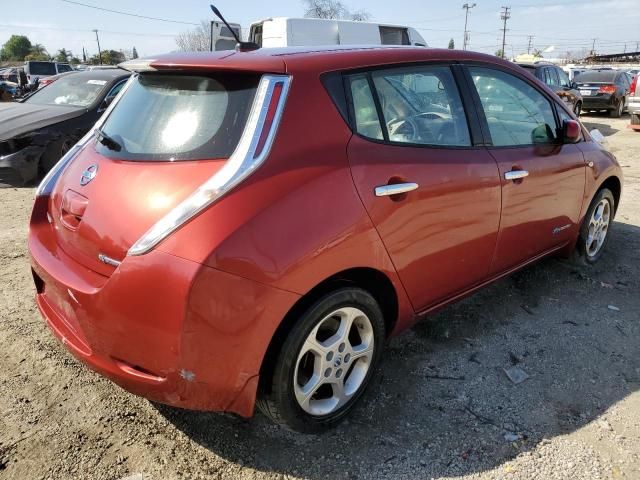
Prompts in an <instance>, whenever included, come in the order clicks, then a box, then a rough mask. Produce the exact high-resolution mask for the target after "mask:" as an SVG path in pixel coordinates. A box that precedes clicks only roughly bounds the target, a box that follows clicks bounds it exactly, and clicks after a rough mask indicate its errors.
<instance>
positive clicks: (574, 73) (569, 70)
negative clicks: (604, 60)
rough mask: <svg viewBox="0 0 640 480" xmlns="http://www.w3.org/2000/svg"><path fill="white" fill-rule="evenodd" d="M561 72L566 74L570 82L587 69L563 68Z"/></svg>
mask: <svg viewBox="0 0 640 480" xmlns="http://www.w3.org/2000/svg"><path fill="white" fill-rule="evenodd" d="M562 70H564V72H565V73H566V74H567V76H568V77H569V80H570V81H572V82H573V81H574V80H575V78H576V76H578V75H580V74H581V73H582V72H586V71H587V70H589V68H588V67H563V68H562Z"/></svg>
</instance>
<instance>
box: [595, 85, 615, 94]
mask: <svg viewBox="0 0 640 480" xmlns="http://www.w3.org/2000/svg"><path fill="white" fill-rule="evenodd" d="M598 93H616V86H615V85H602V86H601V87H600V89H599V90H598Z"/></svg>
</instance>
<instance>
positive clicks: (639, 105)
mask: <svg viewBox="0 0 640 480" xmlns="http://www.w3.org/2000/svg"><path fill="white" fill-rule="evenodd" d="M627 106H628V109H629V115H630V116H631V122H630V124H629V126H630V128H632V129H633V130H636V131H640V87H638V75H636V76H635V77H633V80H632V81H631V86H630V87H629V102H628V104H627Z"/></svg>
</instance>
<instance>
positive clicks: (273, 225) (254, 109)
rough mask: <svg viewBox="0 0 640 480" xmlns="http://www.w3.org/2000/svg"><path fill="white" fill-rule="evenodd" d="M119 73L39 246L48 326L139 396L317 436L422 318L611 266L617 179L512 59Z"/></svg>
mask: <svg viewBox="0 0 640 480" xmlns="http://www.w3.org/2000/svg"><path fill="white" fill-rule="evenodd" d="M127 65H128V68H131V69H132V70H135V71H136V72H137V75H136V76H135V77H134V78H133V79H132V80H131V82H130V83H129V84H128V85H127V87H126V89H125V90H124V91H123V92H122V95H120V96H119V97H118V99H117V100H116V102H114V103H113V105H112V107H111V108H110V110H109V111H107V112H106V113H105V115H104V116H103V117H102V118H101V119H100V120H99V121H98V123H97V124H96V126H95V128H94V129H93V130H92V131H91V132H89V133H88V134H87V135H86V136H85V137H84V138H83V139H82V140H81V141H80V142H79V143H78V144H77V145H76V146H75V147H74V148H73V150H71V151H69V152H68V153H67V154H66V155H65V157H64V158H63V159H62V160H61V161H60V162H59V163H58V164H57V165H56V167H55V168H54V169H53V170H52V171H51V172H50V173H49V175H47V177H46V178H45V179H44V180H43V181H42V183H41V184H40V186H39V188H38V190H37V192H36V199H35V205H34V208H33V214H32V218H31V224H30V231H29V241H28V243H29V251H30V255H31V264H32V268H33V278H34V280H35V285H36V290H37V296H36V299H37V304H38V307H39V309H40V311H41V313H42V315H43V316H44V318H45V319H46V321H47V323H48V325H49V326H50V328H51V330H52V331H53V334H54V335H56V336H57V337H58V338H60V339H61V340H62V342H63V344H64V346H65V347H66V348H68V349H69V350H70V351H71V352H72V353H73V354H74V355H76V356H77V357H78V358H79V359H81V360H82V361H83V362H85V363H86V364H88V365H90V366H91V368H92V369H94V370H96V371H98V372H100V373H102V374H103V375H105V376H107V377H108V378H110V379H112V380H113V381H115V382H116V383H118V384H119V385H121V386H122V387H124V388H126V389H128V390H129V391H131V392H134V393H137V394H139V395H143V396H145V397H147V398H150V399H153V400H155V401H158V402H162V403H167V404H171V405H174V406H179V407H184V408H193V409H200V410H222V411H227V412H234V413H236V414H239V415H242V416H250V415H252V414H253V412H254V405H256V397H257V399H258V400H257V405H258V406H259V408H260V409H261V410H262V411H263V412H264V413H265V414H266V415H267V416H268V417H270V418H271V419H273V420H274V421H275V422H277V423H281V424H284V425H286V426H287V427H289V428H291V429H294V430H300V431H318V430H322V429H325V428H327V427H330V426H331V425H334V424H335V423H337V422H339V421H340V420H341V419H343V418H345V416H346V415H347V414H348V413H349V412H350V411H351V410H352V408H353V407H354V406H355V405H356V403H357V401H358V399H359V398H360V397H361V395H362V393H363V392H364V390H365V388H366V387H367V385H368V384H369V382H370V380H371V378H372V375H373V372H374V371H375V370H376V368H377V367H378V365H379V362H380V359H381V357H382V353H383V348H384V344H385V341H386V339H387V338H389V337H390V336H393V335H395V334H398V333H399V332H401V331H403V330H405V329H407V328H409V327H410V326H411V325H412V324H413V323H414V322H415V321H416V320H417V319H418V318H419V317H420V316H422V315H423V314H426V313H429V312H432V311H434V310H436V309H438V308H441V307H442V306H444V305H446V304H448V303H450V302H453V301H455V300H456V299H459V298H461V297H463V296H465V295H468V294H470V293H471V292H473V291H474V290H476V289H477V288H480V286H482V285H486V284H487V283H489V282H491V281H494V280H496V279H498V278H501V277H503V276H505V275H508V274H510V273H512V272H514V271H515V270H517V269H519V268H522V267H524V266H526V265H528V264H529V263H531V262H532V261H534V260H537V259H540V258H542V257H545V256H547V255H553V254H563V255H571V254H573V252H575V251H577V253H576V255H577V256H578V257H579V258H580V259H582V260H581V261H582V262H584V263H586V264H592V263H595V262H597V261H598V259H599V258H600V257H601V256H602V253H603V249H604V247H605V245H606V242H607V238H608V233H609V230H610V227H611V225H612V221H613V218H614V215H615V212H616V208H617V207H618V202H619V199H620V193H621V185H622V180H621V179H622V173H621V169H620V166H619V165H618V163H617V162H616V160H615V157H613V155H611V154H610V153H608V152H607V151H605V150H604V148H603V147H602V146H601V145H600V144H599V143H597V142H595V141H594V140H593V139H592V137H591V136H590V134H589V132H587V131H586V130H585V129H584V128H583V127H582V126H581V124H580V123H579V122H578V121H577V118H576V117H575V115H574V114H573V113H572V112H571V109H570V108H569V107H568V106H567V105H566V104H565V103H564V102H562V101H561V100H560V99H559V98H558V97H557V96H556V95H555V94H554V93H553V91H551V90H550V89H548V88H546V87H545V86H544V85H542V84H540V82H538V81H536V80H534V79H533V78H531V76H530V75H528V74H526V72H524V71H523V70H522V69H521V68H520V67H518V66H516V65H514V64H513V63H510V62H506V61H503V60H500V59H498V58H496V57H495V56H490V55H483V54H479V53H473V52H468V51H467V52H463V51H456V50H440V49H427V48H415V47H414V48H411V47H403V48H389V47H356V48H348V47H339V46H330V47H324V48H322V47H320V48H313V47H307V48H288V49H262V50H257V51H251V52H241V51H239V52H233V53H229V52H218V53H216V52H214V53H210V54H207V55H206V56H202V55H195V54H180V53H176V54H169V55H163V56H159V57H157V58H156V59H154V60H148V61H144V60H140V59H138V60H135V61H133V62H131V63H129V64H127V63H125V64H124V66H125V67H126V66H127ZM62 81H64V79H61V80H58V81H57V82H55V83H53V84H52V85H50V86H49V87H47V88H45V89H43V90H41V91H40V92H39V93H38V94H36V95H39V94H42V93H44V92H47V90H51V89H53V88H55V87H56V85H58V84H59V83H60V82H62ZM496 107H497V108H496ZM309 112H313V115H309ZM309 132H313V134H312V135H309Z"/></svg>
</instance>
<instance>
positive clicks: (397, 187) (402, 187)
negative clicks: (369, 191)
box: [375, 183, 419, 197]
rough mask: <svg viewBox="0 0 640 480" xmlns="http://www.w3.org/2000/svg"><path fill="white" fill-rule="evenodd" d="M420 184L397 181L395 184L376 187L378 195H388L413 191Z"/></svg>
mask: <svg viewBox="0 0 640 480" xmlns="http://www.w3.org/2000/svg"><path fill="white" fill-rule="evenodd" d="M418 187H419V185H418V184H417V183H396V184H394V185H381V186H379V187H376V189H375V193H376V197H388V196H390V195H400V194H401V193H407V192H412V191H413V190H415V189H416V188H418Z"/></svg>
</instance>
